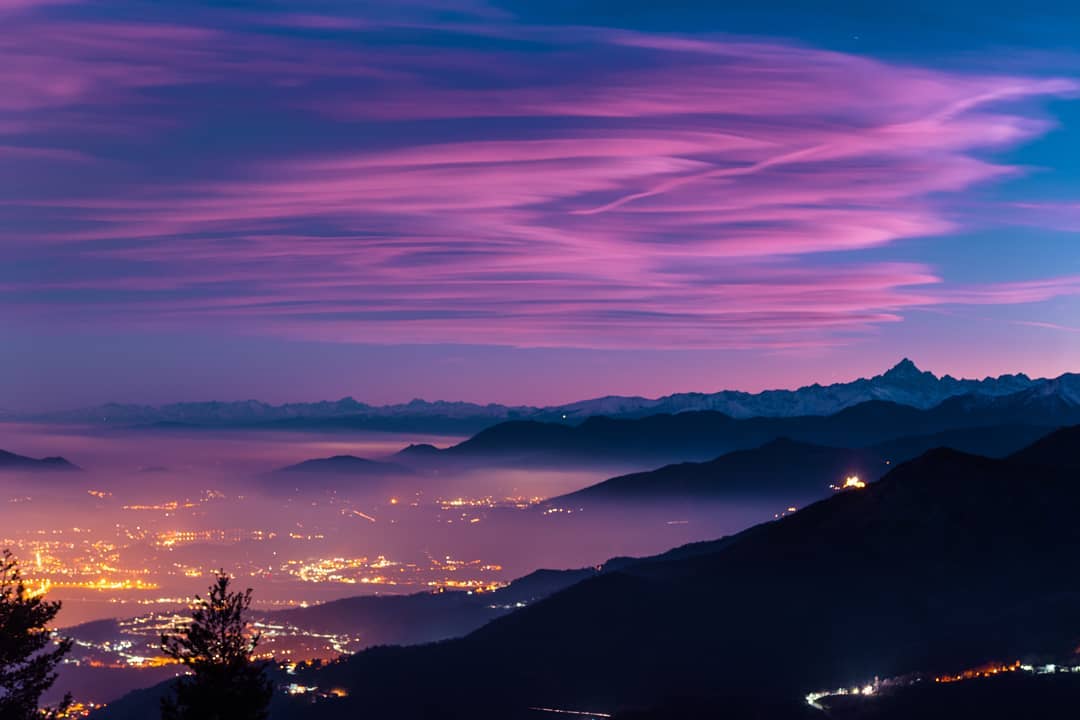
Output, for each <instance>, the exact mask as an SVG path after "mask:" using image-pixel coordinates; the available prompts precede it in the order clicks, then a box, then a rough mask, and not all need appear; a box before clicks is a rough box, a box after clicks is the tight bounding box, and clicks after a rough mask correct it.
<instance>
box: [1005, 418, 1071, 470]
mask: <svg viewBox="0 0 1080 720" xmlns="http://www.w3.org/2000/svg"><path fill="white" fill-rule="evenodd" d="M1012 459H1013V460H1015V461H1016V462H1021V463H1025V464H1028V465H1052V466H1056V467H1063V468H1070V469H1073V470H1077V469H1080V425H1075V426H1073V427H1067V428H1062V429H1060V430H1058V431H1056V432H1053V433H1051V434H1049V435H1047V436H1045V437H1043V438H1041V439H1040V440H1038V441H1036V442H1035V443H1033V444H1032V445H1031V446H1029V447H1026V448H1024V449H1023V450H1020V451H1019V452H1017V453H1015V454H1013V455H1012Z"/></svg>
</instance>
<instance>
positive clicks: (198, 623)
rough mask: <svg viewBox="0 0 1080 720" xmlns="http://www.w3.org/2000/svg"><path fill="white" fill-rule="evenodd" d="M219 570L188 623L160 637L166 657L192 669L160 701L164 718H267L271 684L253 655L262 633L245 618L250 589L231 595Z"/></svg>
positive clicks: (221, 719) (205, 719)
mask: <svg viewBox="0 0 1080 720" xmlns="http://www.w3.org/2000/svg"><path fill="white" fill-rule="evenodd" d="M230 581H231V578H230V577H229V576H228V575H226V574H225V573H224V572H219V573H218V575H217V581H216V582H215V583H214V584H213V585H211V586H210V595H209V597H207V598H205V599H204V598H202V597H199V596H197V595H196V596H195V606H194V609H193V610H192V613H191V623H190V624H184V625H178V626H176V627H174V628H173V629H172V631H171V632H170V633H167V634H165V635H162V637H161V647H162V650H163V651H164V652H165V654H166V655H168V656H169V657H171V658H173V659H174V660H177V661H178V662H180V663H183V664H184V665H186V666H187V667H188V669H189V670H190V671H191V674H190V675H187V676H184V677H181V678H179V679H178V680H177V682H176V685H175V697H166V698H165V699H163V700H162V703H161V716H162V718H163V720H265V718H266V717H267V715H268V707H269V705H270V697H271V695H272V694H273V685H272V684H271V682H270V680H269V678H267V677H266V672H265V669H266V664H265V663H261V662H256V661H255V660H254V658H253V657H252V656H253V654H254V652H255V648H257V647H258V645H259V639H260V635H259V633H256V632H251V631H250V630H249V628H248V626H247V622H246V621H245V619H244V616H245V614H246V613H247V611H248V608H249V606H250V605H251V590H250V589H248V590H246V591H244V592H231V591H230V589H229V583H230Z"/></svg>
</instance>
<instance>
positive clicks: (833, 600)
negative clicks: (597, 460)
mask: <svg viewBox="0 0 1080 720" xmlns="http://www.w3.org/2000/svg"><path fill="white" fill-rule="evenodd" d="M1078 503H1080V483H1077V482H1076V481H1075V477H1074V474H1073V473H1070V472H1068V471H1065V470H1056V469H1052V468H1043V469H1042V470H1041V471H1040V472H1039V473H1038V474H1033V473H1031V471H1030V467H1029V466H1025V465H1022V464H1019V463H1017V462H1014V461H1010V460H992V459H987V458H981V457H977V456H971V455H966V454H963V453H959V452H956V451H951V450H935V451H931V452H929V453H927V454H926V455H924V456H922V457H920V458H919V459H917V460H915V461H912V462H910V463H906V464H904V465H903V466H901V467H899V468H897V469H896V470H894V471H893V472H891V473H890V474H889V475H887V476H886V477H885V478H883V479H882V480H880V481H879V482H877V483H874V484H873V485H871V486H870V487H869V488H867V489H865V490H862V491H851V492H844V493H840V494H838V495H836V496H833V497H831V498H829V499H827V500H824V501H821V502H819V503H817V504H815V505H812V506H810V507H808V508H807V509H805V510H802V511H800V512H798V513H796V514H794V515H792V516H790V517H787V518H784V519H782V520H780V521H777V522H773V523H767V524H764V525H760V526H757V527H754V528H751V529H750V530H747V531H745V532H744V533H741V534H739V535H737V536H735V537H734V538H730V539H728V540H725V541H720V542H718V543H716V544H715V546H713V548H712V549H713V550H714V551H712V552H710V551H709V550H710V548H709V547H708V545H707V544H706V545H705V546H699V547H697V548H696V550H695V552H694V553H692V554H690V555H689V556H679V555H675V556H674V557H673V558H670V559H666V560H657V559H654V560H652V561H644V562H639V563H632V564H629V565H627V566H625V567H623V569H621V570H620V571H618V572H610V573H604V574H602V575H600V576H598V577H597V578H595V579H592V580H586V581H584V582H582V583H579V584H577V585H574V586H572V587H570V588H568V589H567V590H565V591H563V592H560V593H557V594H556V595H554V596H552V597H550V598H548V599H547V600H545V601H543V602H540V603H538V604H536V605H533V606H531V607H528V608H525V609H523V610H522V611H520V612H515V613H512V614H510V615H508V616H506V617H504V618H501V619H499V620H496V621H494V622H492V623H490V624H488V625H486V626H484V627H483V628H481V629H480V630H478V631H476V632H474V633H472V634H471V635H469V636H468V637H466V638H463V639H461V640H457V641H450V642H446V643H440V644H438V645H434V646H426V647H416V648H388V649H379V650H374V651H368V652H364V653H361V654H359V655H357V656H355V657H354V658H352V659H350V660H348V661H346V662H344V663H340V664H335V665H333V666H331V667H329V668H326V669H324V670H322V671H320V672H318V673H315V674H314V675H313V676H312V677H311V678H310V679H308V680H305V682H309V683H311V684H318V685H323V684H325V685H330V686H338V685H340V686H344V687H347V688H348V689H349V690H350V696H349V698H348V699H345V700H342V701H340V702H337V703H334V704H333V705H326V706H314V707H311V706H301V705H295V704H291V703H287V702H285V703H284V704H283V705H282V706H281V707H279V708H276V709H275V717H276V718H284V719H292V718H308V717H320V718H335V717H352V716H353V715H354V714H355V713H358V712H359V711H360V709H361V708H362V709H363V710H364V712H365V713H367V714H369V715H374V716H381V715H386V714H388V713H392V714H393V715H394V716H395V717H400V718H413V717H455V716H460V715H458V714H457V713H458V712H459V711H460V710H461V709H462V708H466V707H467V708H468V709H469V713H468V714H469V716H470V717H491V718H494V717H500V718H506V717H509V718H514V717H523V718H524V717H530V716H532V717H535V715H530V714H529V712H528V711H527V710H526V709H527V708H528V707H531V706H545V707H558V708H570V709H591V710H597V711H608V712H610V711H613V710H629V709H633V708H635V707H639V708H648V707H653V706H655V705H657V704H658V703H660V702H662V701H663V699H664V698H670V697H679V696H698V695H702V694H704V695H712V696H722V695H725V694H729V693H732V692H740V693H749V694H751V695H753V696H756V697H772V696H778V697H792V698H797V697H799V696H801V694H802V693H804V692H805V691H807V690H809V689H815V688H818V687H832V686H837V685H851V684H855V683H860V682H865V681H866V680H867V679H869V678H872V677H873V676H874V675H882V676H886V675H899V674H903V673H906V672H910V671H930V672H933V671H935V670H948V669H951V668H956V667H966V666H969V665H973V664H978V663H980V662H982V661H984V660H987V659H991V658H997V657H1002V656H1004V657H1022V656H1024V654H1025V653H1030V652H1039V651H1060V650H1061V649H1062V648H1069V649H1071V648H1073V647H1075V646H1076V645H1077V643H1078V641H1080V613H1078V612H1077V609H1078V608H1080V577H1078V576H1077V574H1076V573H1075V571H1074V570H1075V557H1076V556H1077V554H1078V553H1080V524H1077V523H1076V522H1075V518H1074V515H1075V508H1076V507H1077V505H1078Z"/></svg>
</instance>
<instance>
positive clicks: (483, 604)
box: [271, 568, 597, 646]
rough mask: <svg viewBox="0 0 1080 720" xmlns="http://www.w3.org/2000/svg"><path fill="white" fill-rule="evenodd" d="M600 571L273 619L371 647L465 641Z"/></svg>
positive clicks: (341, 605) (357, 602) (345, 603)
mask: <svg viewBox="0 0 1080 720" xmlns="http://www.w3.org/2000/svg"><path fill="white" fill-rule="evenodd" d="M596 573H597V570H596V569H595V568H583V569H580V570H537V571H535V572H533V573H530V574H529V575H526V576H524V577H521V578H518V579H517V580H515V581H513V582H512V583H510V584H509V585H507V586H506V587H504V588H500V589H498V590H495V591H492V592H485V593H467V592H460V591H452V592H441V593H430V592H424V593H415V594H413V595H380V596H372V595H369V596H361V597H352V598H345V599H343V600H334V601H332V602H328V603H323V604H321V605H314V606H312V607H307V608H297V609H294V610H283V611H280V612H277V613H273V614H272V616H271V617H272V618H273V619H276V620H284V621H287V622H289V623H292V624H294V625H296V626H298V627H302V628H305V629H306V630H310V631H314V632H334V633H349V634H352V635H355V636H359V638H360V639H361V641H362V642H363V643H364V644H365V645H368V646H371V645H384V644H388V643H393V644H395V645H409V644H415V643H425V642H433V641H436V640H445V639H447V638H453V637H460V636H462V635H465V634H467V633H470V632H472V631H473V630H476V629H477V628H479V627H480V626H482V625H484V624H485V623H488V622H490V621H491V620H493V619H495V618H497V617H500V616H502V615H505V614H507V613H509V612H511V611H512V610H514V609H516V608H517V607H519V604H520V605H526V604H529V603H532V602H535V601H537V600H540V599H543V598H545V597H547V596H549V595H551V594H553V593H555V592H558V591H560V590H562V589H564V588H567V587H569V586H570V585H573V584H574V583H577V582H580V581H582V580H585V579H586V578H589V577H592V576H593V575H595V574H596Z"/></svg>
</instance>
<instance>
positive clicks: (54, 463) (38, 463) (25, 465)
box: [0, 450, 81, 471]
mask: <svg viewBox="0 0 1080 720" xmlns="http://www.w3.org/2000/svg"><path fill="white" fill-rule="evenodd" d="M0 470H20V471H35V470H45V471H56V470H59V471H72V470H81V468H80V467H79V466H78V465H74V464H72V463H70V462H68V461H67V460H65V459H64V458H62V457H45V458H41V459H36V458H31V457H26V456H25V455H16V454H15V453H12V452H7V451H6V450H0Z"/></svg>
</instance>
